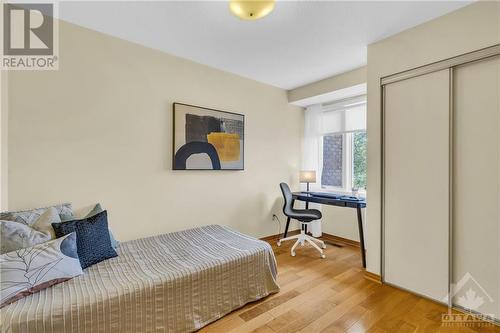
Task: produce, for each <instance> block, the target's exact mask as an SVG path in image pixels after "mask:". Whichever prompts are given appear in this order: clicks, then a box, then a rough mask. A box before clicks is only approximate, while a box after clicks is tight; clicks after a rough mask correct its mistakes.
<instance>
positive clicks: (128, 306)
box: [0, 225, 279, 333]
mask: <svg viewBox="0 0 500 333" xmlns="http://www.w3.org/2000/svg"><path fill="white" fill-rule="evenodd" d="M117 252H118V254H119V256H118V257H116V258H113V259H109V260H106V261H103V262H101V263H99V264H97V265H94V266H92V267H90V268H88V269H86V270H84V274H83V275H80V276H78V277H76V278H74V279H72V280H69V281H66V282H64V283H61V284H58V285H56V286H53V287H50V288H48V289H44V290H42V291H40V292H39V293H36V294H33V295H31V296H28V297H25V298H23V299H21V300H19V301H17V302H15V303H13V304H10V305H8V306H6V307H4V308H2V309H1V310H0V320H1V325H2V329H1V331H2V332H4V331H5V332H92V333H94V332H153V331H155V332H192V331H195V330H197V329H199V328H201V327H203V326H205V325H207V324H208V323H210V322H213V321H215V320H217V319H218V318H220V317H222V316H224V315H226V314H227V313H229V312H231V311H233V310H235V309H237V308H239V307H241V306H243V305H244V304H246V303H248V302H252V301H256V300H258V299H261V298H263V297H266V296H267V295H269V294H271V293H276V292H278V291H279V287H278V285H277V283H276V274H277V271H276V260H275V257H274V254H273V251H272V249H271V247H270V245H269V244H267V243H266V242H263V241H260V240H257V239H255V238H252V237H249V236H246V235H244V234H241V233H238V232H236V231H234V230H232V229H230V228H228V227H224V226H219V225H211V226H205V227H200V228H195V229H190V230H185V231H180V232H174V233H169V234H164V235H159V236H154V237H149V238H142V239H138V240H133V241H128V242H123V243H120V245H119V246H118V249H117Z"/></svg>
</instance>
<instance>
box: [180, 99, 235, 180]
mask: <svg viewBox="0 0 500 333" xmlns="http://www.w3.org/2000/svg"><path fill="white" fill-rule="evenodd" d="M172 109H173V112H172V114H173V118H172V119H173V125H172V127H173V132H172V133H173V134H172V136H173V137H172V170H232V171H241V170H244V169H245V115H243V114H239V113H234V112H228V111H222V110H217V109H213V108H208V107H202V106H197V105H192V104H185V103H179V102H175V103H173V106H172Z"/></svg>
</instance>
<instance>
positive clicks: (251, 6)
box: [229, 0, 276, 20]
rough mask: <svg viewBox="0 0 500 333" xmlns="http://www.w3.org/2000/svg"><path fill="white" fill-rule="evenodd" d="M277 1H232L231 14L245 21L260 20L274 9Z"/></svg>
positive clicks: (230, 5) (230, 3)
mask: <svg viewBox="0 0 500 333" xmlns="http://www.w3.org/2000/svg"><path fill="white" fill-rule="evenodd" d="M275 3H276V0H231V1H230V2H229V9H230V10H231V12H232V13H233V14H234V15H235V16H237V17H239V18H240V19H243V20H258V19H260V18H262V17H264V16H266V15H267V14H269V13H270V12H271V11H272V10H273V9H274V5H275Z"/></svg>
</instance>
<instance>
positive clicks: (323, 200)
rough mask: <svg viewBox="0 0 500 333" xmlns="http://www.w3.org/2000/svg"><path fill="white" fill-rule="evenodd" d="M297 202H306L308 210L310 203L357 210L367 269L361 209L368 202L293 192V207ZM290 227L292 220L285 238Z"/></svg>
mask: <svg viewBox="0 0 500 333" xmlns="http://www.w3.org/2000/svg"><path fill="white" fill-rule="evenodd" d="M295 200H299V201H305V203H306V208H308V206H309V202H314V203H319V204H323V205H330V206H339V207H347V208H353V209H356V212H357V214H358V229H359V243H360V245H361V258H362V259H363V267H364V268H366V253H365V236H364V232H363V218H362V215H361V208H365V207H366V200H365V199H363V200H349V199H347V198H343V197H341V196H338V197H333V196H326V195H325V196H321V195H317V194H314V193H313V192H309V193H306V192H293V197H292V207H293V204H294V202H295ZM289 225H290V218H288V219H287V220H286V227H285V234H284V235H283V238H285V237H286V234H287V232H288V226H289Z"/></svg>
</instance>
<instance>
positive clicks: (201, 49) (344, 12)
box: [59, 1, 471, 89]
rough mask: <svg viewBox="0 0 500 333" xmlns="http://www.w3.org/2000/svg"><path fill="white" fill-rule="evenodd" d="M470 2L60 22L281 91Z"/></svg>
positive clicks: (96, 7)
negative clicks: (256, 16) (245, 16)
mask: <svg viewBox="0 0 500 333" xmlns="http://www.w3.org/2000/svg"><path fill="white" fill-rule="evenodd" d="M469 3H471V1H467V2H464V1H442V2H441V1H420V2H413V1H383V2H379V1H365V2H360V1H352V2H333V1H278V2H277V4H276V7H275V9H274V11H273V12H272V13H271V14H269V15H268V16H267V17H265V18H263V19H261V20H257V21H242V20H240V19H238V18H236V17H234V16H232V15H231V14H230V12H229V9H228V1H199V2H198V1H153V2H149V1H109V2H101V1H99V2H97V1H87V2H85V1H77V2H74V1H69V2H60V3H59V16H60V18H62V19H63V20H66V21H69V22H72V23H75V24H78V25H81V26H84V27H87V28H90V29H94V30H97V31H100V32H104V33H106V34H110V35H113V36H116V37H119V38H123V39H125V40H128V41H132V42H135V43H138V44H141V45H144V46H147V47H151V48H154V49H158V50H162V51H164V52H167V53H170V54H173V55H176V56H179V57H183V58H187V59H191V60H193V61H195V62H198V63H202V64H205V65H208V66H212V67H215V68H218V69H221V70H224V71H228V72H231V73H235V74H238V75H241V76H243V77H247V78H250V79H253V80H256V81H260V82H263V83H267V84H270V85H273V86H276V87H280V88H283V89H292V88H296V87H299V86H302V85H305V84H308V83H311V82H314V81H317V80H321V79H324V78H326V77H329V76H332V75H335V74H338V73H342V72H345V71H348V70H351V69H354V68H357V67H360V66H363V65H365V64H366V46H367V45H368V44H370V43H373V42H376V41H378V40H381V39H383V38H385V37H388V36H391V35H393V34H396V33H398V32H400V31H403V30H406V29H408V28H410V27H413V26H416V25H418V24H420V23H423V22H426V21H429V20H431V19H433V18H436V17H438V16H441V15H444V14H446V13H448V12H451V11H454V10H456V9H458V8H460V7H463V6H465V5H467V4H469Z"/></svg>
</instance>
